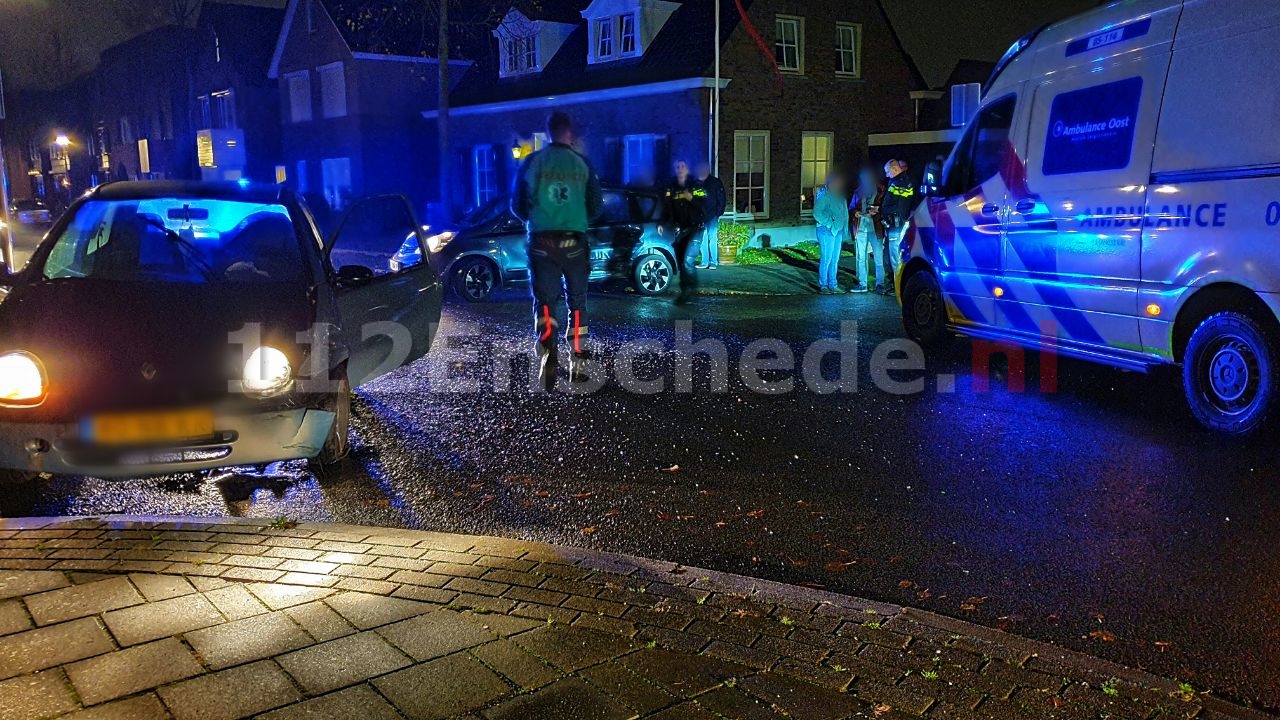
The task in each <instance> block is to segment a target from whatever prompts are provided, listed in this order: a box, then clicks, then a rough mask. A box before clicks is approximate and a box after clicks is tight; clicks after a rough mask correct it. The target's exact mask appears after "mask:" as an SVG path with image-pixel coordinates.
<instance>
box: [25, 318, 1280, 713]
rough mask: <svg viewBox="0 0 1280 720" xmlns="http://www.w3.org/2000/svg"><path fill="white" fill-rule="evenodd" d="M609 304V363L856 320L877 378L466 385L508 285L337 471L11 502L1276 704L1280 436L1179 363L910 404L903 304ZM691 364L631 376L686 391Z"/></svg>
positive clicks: (64, 486)
mask: <svg viewBox="0 0 1280 720" xmlns="http://www.w3.org/2000/svg"><path fill="white" fill-rule="evenodd" d="M592 302H593V316H592V319H591V323H590V324H591V328H592V331H593V333H595V335H596V336H597V337H600V338H603V339H605V341H606V352H605V357H606V365H608V364H611V363H612V361H613V360H614V358H613V355H614V354H615V353H616V351H617V349H618V346H619V344H620V343H622V342H625V341H633V340H637V339H644V338H649V339H652V340H654V341H656V342H658V343H661V344H663V345H664V346H665V347H667V348H670V347H671V346H672V345H673V343H674V342H675V341H674V330H673V327H674V325H673V322H674V321H675V320H678V319H685V320H692V321H693V322H694V325H693V331H692V333H693V339H694V340H695V341H697V340H700V339H704V338H718V339H720V340H721V341H723V342H724V343H725V344H726V345H727V347H728V354H729V357H730V358H731V359H734V360H735V361H736V358H737V356H738V355H739V354H740V353H741V351H742V349H743V348H744V347H745V346H746V345H747V344H748V343H750V342H751V341H753V340H755V339H757V338H764V337H773V338H777V339H779V340H781V341H783V342H785V343H786V345H787V346H789V347H790V348H792V349H793V351H794V352H795V353H796V355H797V356H799V355H801V354H802V353H803V351H804V350H805V349H806V348H807V347H808V346H809V345H810V343H812V342H813V341H815V340H818V339H823V338H833V337H835V336H837V334H838V333H839V328H840V322H841V320H857V321H858V330H859V341H860V342H859V350H858V359H859V362H858V366H859V367H860V369H861V373H860V383H859V392H858V393H857V394H829V395H822V394H818V393H815V392H812V391H810V390H807V389H805V388H803V387H800V388H798V389H797V390H796V391H795V392H791V393H785V394H779V395H766V394H760V393H757V392H753V391H751V390H749V389H747V388H746V387H744V385H743V382H742V381H741V380H740V379H739V378H738V373H737V364H736V362H735V363H734V364H733V368H732V370H733V371H732V372H730V373H729V377H730V381H729V386H728V390H727V391H726V392H711V391H710V389H709V387H708V377H707V376H708V372H709V367H708V363H707V362H705V361H699V362H697V363H695V371H694V373H693V376H694V378H695V380H694V388H695V392H694V393H692V394H678V393H675V392H671V391H667V392H661V393H657V394H649V395H645V394H637V393H634V392H627V391H624V390H623V389H621V388H620V387H619V386H618V383H617V382H616V381H613V382H611V383H610V384H609V385H607V386H605V388H604V389H602V390H600V391H599V392H597V393H594V394H592V395H590V396H585V397H575V396H554V397H544V396H537V395H533V394H530V393H528V392H527V391H515V390H513V391H510V392H495V391H493V390H492V389H489V390H485V391H479V392H475V391H468V390H467V384H468V380H469V379H474V378H480V379H482V380H484V381H485V382H486V383H487V384H488V385H489V386H490V388H491V387H492V382H493V378H492V375H493V374H492V373H491V372H487V371H486V370H485V369H483V368H482V367H481V366H483V365H485V364H486V362H487V361H486V360H483V359H478V358H491V357H492V356H493V355H494V354H495V353H508V354H517V353H520V352H523V351H526V349H527V348H526V345H527V342H526V340H525V338H524V333H525V332H526V331H527V328H526V325H527V322H526V315H527V311H528V309H527V305H526V303H525V302H524V300H523V299H522V298H521V297H520V295H519V294H518V293H513V294H510V295H508V296H506V297H505V298H504V299H503V301H502V302H498V303H492V304H488V305H484V306H460V305H452V306H450V307H447V308H446V311H445V317H446V326H445V328H444V329H443V331H442V332H443V333H444V334H445V335H448V334H454V335H458V334H470V335H473V336H474V337H476V338H479V339H477V340H472V341H470V342H467V341H462V342H455V343H454V344H457V345H459V347H456V348H454V349H452V350H449V349H447V348H446V347H445V345H447V344H450V343H449V342H448V341H447V340H445V339H444V338H443V336H442V340H441V341H440V342H438V343H437V348H436V352H435V356H436V357H435V358H434V359H431V360H427V361H423V362H420V363H419V364H417V365H415V366H413V367H410V368H406V369H403V370H401V371H398V372H397V373H394V374H393V375H391V376H388V377H386V378H383V379H382V380H380V381H377V382H375V383H372V384H371V385H369V386H367V387H365V388H363V389H362V390H361V391H360V401H359V402H358V406H357V408H356V418H355V423H356V435H357V443H356V448H355V452H354V454H353V456H352V458H351V459H350V460H349V461H348V463H347V465H346V467H345V468H344V471H343V472H342V473H341V475H340V477H338V478H335V479H332V480H325V481H323V482H321V481H318V480H316V479H314V478H312V477H310V476H309V475H308V474H307V473H306V471H305V466H304V465H302V464H298V463H291V464H282V465H277V466H272V467H270V468H266V469H265V471H259V470H255V469H242V470H241V471H239V472H231V471H229V472H228V473H225V474H223V475H222V476H221V477H219V478H218V479H216V480H215V481H211V482H205V481H201V480H199V479H193V478H166V479H150V480H136V481H125V482H118V481H117V482H108V481H101V480H96V479H81V478H56V479H53V480H51V481H47V482H44V483H41V484H39V485H37V486H36V487H34V488H31V489H28V490H24V491H20V492H16V493H6V494H5V495H4V496H2V497H0V511H2V512H3V514H4V515H7V516H32V515H67V514H75V515H82V514H97V513H108V512H127V513H146V514H165V513H171V514H185V515H204V516H218V515H226V514H231V515H246V516H256V517H279V516H287V517H288V518H290V519H295V520H321V521H337V522H351V523H362V524H376V525H387V526H403V527H411V528H422V529H429V530H443V531H450V532H463V533H472V534H481V535H498V536H506V537H513V538H522V539H527V540H538V541H544V542H551V543H559V544H569V545H578V546H583V547H588V548H593V549H599V550H608V551H616V552H625V553H632V554H637V555H643V556H647V557H653V558H661V559H664V560H669V561H672V562H678V563H684V564H690V565H698V566H702V567H709V568H714V569H718V570H724V571H727V572H734V573H742V574H747V575H753V576H757V577H762V578H767V579H772V580H779V581H784V582H790V583H797V584H808V585H811V586H817V587H821V588H825V589H828V590H832V591H836V592H842V593H848V594H853V595H858V596H861V597H867V598H871V599H874V600H880V601H885V602H890V603H901V604H905V605H909V606H915V607H920V608H924V609H928V610H933V611H936V612H939V613H942V614H946V615H952V616H955V617H959V618H964V619H966V620H970V621H975V622H979V623H983V624H987V625H991V626H994V627H998V628H1002V629H1007V630H1009V631H1010V632H1013V633H1017V634H1019V635H1023V636H1027V637H1031V638H1035V639H1040V640H1046V641H1050V642H1054V643H1058V644H1062V645H1065V646H1067V647H1070V648H1073V649H1077V650H1081V651H1083V652H1086V653H1089V654H1093V655H1096V656H1099V657H1102V658H1105V659H1110V660H1115V661H1119V662H1122V663H1125V664H1127V665H1130V666H1134V667H1141V668H1144V669H1148V670H1150V671H1152V672H1154V673H1156V674H1159V675H1164V676H1168V677H1175V678H1178V679H1180V680H1184V681H1186V682H1188V683H1190V684H1192V685H1193V686H1194V687H1196V688H1197V689H1211V690H1212V691H1214V692H1215V693H1217V694H1219V695H1223V696H1226V697H1230V698H1234V699H1238V700H1243V701H1246V702H1253V703H1256V704H1258V705H1260V706H1261V707H1265V708H1270V709H1275V708H1277V707H1280V654H1278V653H1276V652H1274V648H1275V642H1276V640H1277V635H1280V631H1277V630H1276V625H1275V623H1274V622H1273V618H1274V617H1275V615H1276V610H1277V604H1280V603H1278V601H1277V598H1280V588H1278V587H1277V585H1278V584H1280V573H1277V572H1276V569H1277V568H1276V565H1277V560H1276V559H1275V557H1276V554H1275V553H1274V552H1273V551H1272V545H1273V540H1272V538H1273V536H1274V535H1275V531H1276V530H1277V529H1280V522H1278V521H1280V518H1278V513H1277V509H1280V491H1278V490H1277V482H1276V480H1277V476H1278V475H1280V471H1277V469H1276V468H1275V463H1274V459H1275V457H1276V454H1275V449H1274V442H1273V441H1271V440H1270V439H1269V438H1267V439H1260V440H1255V441H1252V442H1248V443H1241V442H1235V441H1226V440H1222V439H1219V438H1216V437H1213V436H1210V435H1207V434H1206V433H1204V432H1202V431H1201V430H1199V429H1198V428H1197V427H1196V426H1195V425H1194V423H1193V422H1192V420H1191V419H1190V417H1189V415H1188V413H1187V412H1186V411H1185V410H1184V409H1183V407H1182V404H1181V397H1180V390H1179V389H1178V388H1177V386H1176V385H1174V384H1173V382H1172V377H1171V376H1169V375H1167V374H1157V375H1155V376H1143V375H1136V374H1129V373H1122V372H1119V371H1114V370H1110V369H1106V368H1097V367H1093V366H1088V365H1083V364H1080V363H1074V362H1070V361H1067V360H1062V361H1060V362H1059V368H1058V369H1059V372H1058V373H1057V388H1056V391H1055V392H1050V393H1045V392H1041V391H1040V389H1039V384H1040V382H1039V380H1040V379H1039V377H1038V373H1037V372H1036V368H1035V366H1036V363H1035V362H1034V361H1033V362H1031V363H1030V364H1031V365H1032V369H1031V371H1030V372H1029V373H1028V375H1027V378H1026V385H1027V388H1028V390H1027V392H1024V393H1011V392H1009V391H1008V390H1007V389H1006V386H1005V379H1006V378H1005V377H1004V376H1005V373H1004V372H1003V370H999V369H997V370H996V371H995V372H994V373H993V375H994V376H995V378H994V380H993V381H992V383H991V390H990V392H975V391H974V388H973V383H972V382H971V380H972V370H971V364H972V363H971V353H970V352H969V347H970V346H969V344H968V343H967V342H961V343H957V345H956V346H955V348H954V349H952V350H951V351H949V352H948V353H946V354H945V355H943V356H941V357H938V358H932V359H930V360H929V363H928V367H927V370H926V371H925V372H924V373H914V375H913V374H912V373H910V372H899V373H893V374H892V375H893V377H894V378H895V379H897V380H900V381H901V380H906V379H909V378H911V377H914V376H921V375H923V376H924V378H925V391H924V392H921V393H915V394H906V395H898V394H892V393H889V392H886V391H884V390H882V389H880V388H879V387H877V385H876V383H874V382H873V379H872V377H871V374H870V371H869V367H870V365H871V357H872V354H873V351H875V349H876V347H877V346H878V345H879V344H880V343H882V342H884V341H887V340H891V339H894V338H897V337H898V336H899V334H900V323H899V321H898V310H897V307H896V305H895V304H894V303H893V302H892V301H891V300H889V299H885V298H879V297H875V296H865V295H864V296H844V297H815V296H796V297H773V298H770V297H723V298H720V297H717V298H704V299H702V300H700V301H699V302H698V303H697V304H696V305H695V306H693V307H691V308H687V309H677V308H673V307H672V306H671V305H670V303H669V302H664V301H662V300H648V299H641V298H635V297H631V296H627V295H622V294H617V295H598V296H593V299H592ZM673 362H674V357H673V354H672V353H670V352H667V353H663V354H661V355H640V356H638V358H637V359H636V362H635V366H636V368H638V370H639V375H640V376H641V378H646V377H652V376H655V375H657V374H662V375H664V376H665V377H666V378H667V379H668V386H670V385H671V384H672V378H674V377H675V376H676V374H677V373H676V372H675V370H674V369H673ZM835 365H836V362H835V359H834V358H833V357H832V358H828V362H827V363H826V367H825V370H826V372H827V375H828V378H830V377H832V374H833V373H834V371H835V369H836V368H835ZM517 366H518V370H517V372H515V373H514V377H515V378H516V382H517V383H518V382H523V383H525V384H526V385H527V381H528V378H527V372H528V369H527V364H521V363H520V362H517ZM767 374H768V373H767ZM940 375H941V376H948V377H950V378H951V379H950V380H949V379H948V377H941V378H940V377H939V376H940ZM771 377H772V379H779V378H781V377H783V374H780V373H778V372H777V371H773V372H772V375H771ZM952 380H953V382H952ZM881 384H882V385H883V383H881ZM952 385H954V386H952ZM939 389H941V390H950V392H939V391H938V390H939Z"/></svg>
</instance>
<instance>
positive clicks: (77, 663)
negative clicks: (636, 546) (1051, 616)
mask: <svg viewBox="0 0 1280 720" xmlns="http://www.w3.org/2000/svg"><path fill="white" fill-rule="evenodd" d="M82 708H83V709H82ZM920 716H923V717H927V718H948V719H950V718H957V719H959V718H1154V717H1160V718H1186V717H1195V718H1204V719H1206V720H1210V719H1212V718H1227V717H1235V718H1260V717H1263V716H1261V715H1258V714H1255V713H1252V712H1250V711H1246V710H1243V709H1240V708H1236V707H1234V706H1230V705H1228V704H1227V703H1224V702H1222V701H1219V700H1217V699H1215V698H1211V697H1206V696H1203V695H1197V694H1194V693H1187V694H1185V695H1184V694H1183V693H1182V692H1180V691H1179V688H1178V687H1177V685H1175V684H1174V683H1172V682H1169V681H1167V680H1164V679H1161V678H1157V677H1153V676H1150V675H1146V674H1144V673H1140V672H1135V671H1131V670H1127V669H1124V668H1121V667H1119V666H1114V665H1110V664H1107V663H1103V662H1100V661H1098V660H1094V659H1091V658H1088V657H1085V656H1081V655H1076V654H1073V653H1069V652H1066V651H1063V650H1060V649H1058V648H1054V647H1052V646H1048V645H1043V644H1039V643H1032V642H1028V641H1025V640H1021V639H1018V638H1016V637H1014V636H1011V635H1006V634H1003V633H999V632H996V631H993V630H988V629H985V628H980V627H977V626H974V625H970V624H968V623H964V622H960V621H956V620H949V619H946V618H942V617H939V616H936V615H932V614H929V613H923V612H919V611H913V610H907V609H902V608H898V607H894V606H887V605H882V604H877V603H873V602H869V601H865V600H859V599H856V598H850V597H846V596H840V595H834V594H830V593H822V592H816V591H811V590H806V589H802V588H795V587H791V586H786V585H780V584H776V583H769V582H764V581H759V580H753V579H749V578H743V577H739V576H732V575H726V574H723V573H716V572H711V571H706V570H700V569H696V568H684V567H677V566H673V565H671V564H670V563H661V562H657V561H652V560H643V559H639V558H630V557H624V556H618V555H607V554H601V553H593V552H588V551H585V550H577V549H569V548H558V547H551V546H547V545H540V544H536V543H528V542H520V541H513V540H503V539H497V538H483V537H466V536H459V535H444V534H438V533H425V532H413V531H403V530H384V529H378V528H364V527H353V526H333V525H312V524H303V525H299V526H296V527H293V528H290V529H284V528H275V527H271V526H270V525H267V524H265V523H264V522H262V521H252V522H251V521H240V520H235V521H220V522H215V521H208V520H197V519H191V520H189V521H179V522H175V521H165V522H162V521H159V520H157V519H142V518H108V519H74V520H68V519H22V520H0V718H3V720H31V719H36V718H39V719H44V718H55V717H68V718H77V719H79V720H114V719H117V718H118V719H121V720H126V719H127V720H149V719H150V718H170V717H172V718H178V719H179V720H185V719H187V718H191V719H196V718H200V719H210V720H215V719H219V718H224V719H231V718H242V717H263V718H270V719H271V720H292V719H293V718H324V719H340V718H360V720H381V719H382V718H411V719H416V718H454V717H464V718H468V719H473V718H484V719H486V720H505V719H512V720H539V719H542V718H547V719H555V720H594V719H596V718H600V719H610V720H611V719H614V718H616V719H618V720H623V719H625V718H641V717H642V718H656V719H661V720H700V719H704V720H709V719H711V718H744V719H747V720H750V719H754V718H780V717H792V718H801V719H804V718H813V719H815V720H821V719H827V718H830V719H835V718H849V717H878V718H884V719H885V720H892V719H894V718H908V717H920Z"/></svg>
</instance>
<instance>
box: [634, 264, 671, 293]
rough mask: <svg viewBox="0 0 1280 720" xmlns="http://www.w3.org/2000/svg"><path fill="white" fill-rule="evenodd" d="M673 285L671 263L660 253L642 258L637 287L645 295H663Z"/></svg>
mask: <svg viewBox="0 0 1280 720" xmlns="http://www.w3.org/2000/svg"><path fill="white" fill-rule="evenodd" d="M669 287H671V264H670V263H669V262H667V259H666V258H664V257H662V256H660V255H649V256H646V257H644V258H641V260H640V266H639V267H638V268H637V269H636V288H637V289H638V290H639V291H640V292H642V293H644V294H645V295H661V294H662V293H664V292H666V291H667V288H669Z"/></svg>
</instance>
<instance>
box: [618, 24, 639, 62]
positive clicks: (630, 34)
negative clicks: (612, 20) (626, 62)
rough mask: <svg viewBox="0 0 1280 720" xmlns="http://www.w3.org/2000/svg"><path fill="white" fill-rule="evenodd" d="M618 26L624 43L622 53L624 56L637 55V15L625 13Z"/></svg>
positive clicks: (619, 34)
mask: <svg viewBox="0 0 1280 720" xmlns="http://www.w3.org/2000/svg"><path fill="white" fill-rule="evenodd" d="M618 28H619V32H618V36H619V38H620V40H621V43H622V48H621V50H622V54H623V55H624V56H626V55H635V54H636V16H635V15H634V14H633V15H623V16H622V18H621V19H620V20H619V21H618Z"/></svg>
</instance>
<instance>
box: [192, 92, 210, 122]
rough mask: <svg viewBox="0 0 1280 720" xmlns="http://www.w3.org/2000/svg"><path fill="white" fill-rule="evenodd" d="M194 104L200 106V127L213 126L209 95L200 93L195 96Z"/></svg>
mask: <svg viewBox="0 0 1280 720" xmlns="http://www.w3.org/2000/svg"><path fill="white" fill-rule="evenodd" d="M196 104H197V105H198V106H199V108H200V110H199V112H200V127H201V129H203V128H211V127H213V106H212V104H211V103H210V102H209V96H208V95H201V96H200V97H198V98H196Z"/></svg>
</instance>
